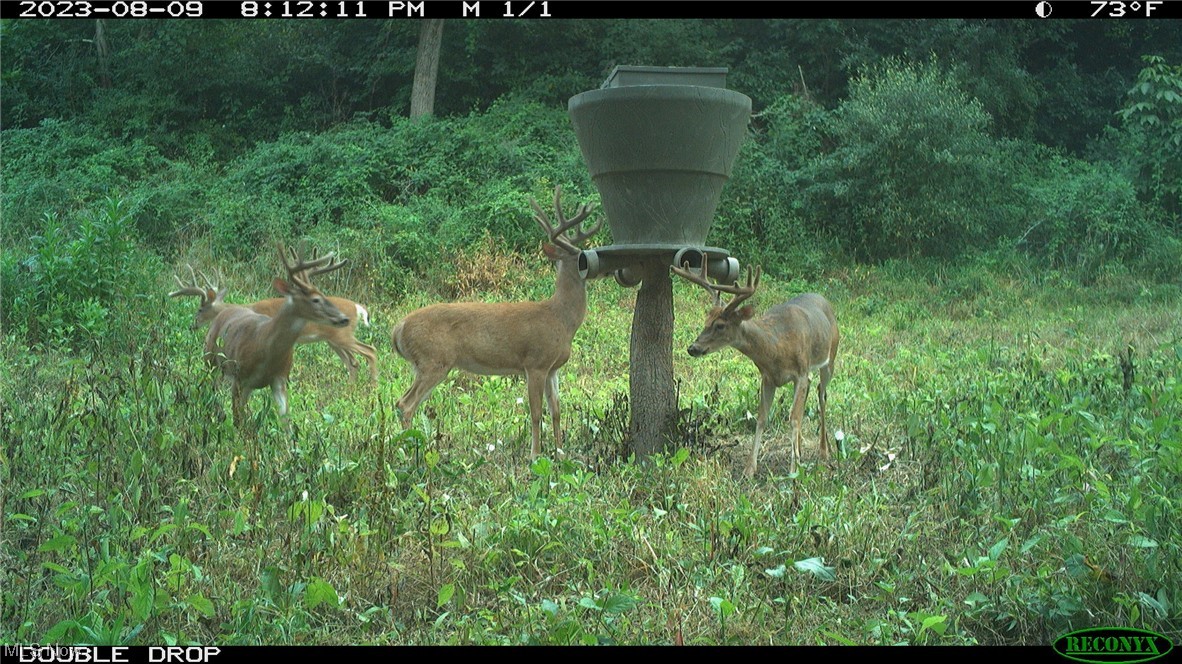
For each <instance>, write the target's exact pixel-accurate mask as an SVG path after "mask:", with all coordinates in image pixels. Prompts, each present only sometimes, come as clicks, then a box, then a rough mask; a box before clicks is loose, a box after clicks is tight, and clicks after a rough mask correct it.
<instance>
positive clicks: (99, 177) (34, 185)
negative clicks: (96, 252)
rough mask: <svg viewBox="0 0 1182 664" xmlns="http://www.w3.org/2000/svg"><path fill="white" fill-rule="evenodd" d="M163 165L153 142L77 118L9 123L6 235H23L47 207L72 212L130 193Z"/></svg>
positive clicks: (4, 178) (11, 238)
mask: <svg viewBox="0 0 1182 664" xmlns="http://www.w3.org/2000/svg"><path fill="white" fill-rule="evenodd" d="M165 166H166V162H165V161H164V159H162V158H161V156H160V154H159V153H158V152H157V151H156V149H155V148H154V147H153V146H152V145H150V144H148V143H146V142H144V141H142V140H133V141H120V140H115V139H111V138H109V137H106V136H104V135H103V134H102V133H101V132H99V131H96V130H95V129H94V128H92V127H88V126H86V124H85V123H83V122H79V121H61V120H45V121H44V122H42V123H41V124H40V126H37V127H34V128H31V129H6V130H5V131H4V169H3V171H2V176H0V177H2V180H0V183H2V185H3V186H2V191H3V194H2V199H0V200H2V201H3V206H4V222H5V223H4V230H3V233H4V235H3V237H4V241H5V242H6V243H16V242H19V241H23V240H24V239H25V238H27V237H29V236H30V235H32V234H33V233H34V232H35V230H36V227H37V224H38V223H39V222H40V219H41V217H42V216H43V215H44V214H46V213H51V214H55V215H69V214H72V213H74V212H75V211H77V210H79V209H80V208H83V207H88V206H90V205H92V204H94V203H96V202H98V201H101V200H103V199H104V198H106V197H109V196H119V197H121V198H124V199H126V198H127V192H128V191H130V190H134V189H136V188H137V187H139V186H142V183H143V182H144V181H145V180H150V179H151V178H152V177H153V176H154V175H156V174H157V173H158V172H159V171H160V170H161V169H163V168H165Z"/></svg>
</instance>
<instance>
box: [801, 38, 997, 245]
mask: <svg viewBox="0 0 1182 664" xmlns="http://www.w3.org/2000/svg"><path fill="white" fill-rule="evenodd" d="M988 126H989V116H988V115H987V114H986V113H985V112H984V110H983V108H982V107H981V104H980V103H979V102H977V101H976V100H974V99H971V98H970V97H968V96H967V95H966V94H965V93H964V92H962V91H961V90H960V89H959V88H958V87H957V82H956V80H955V79H954V78H953V77H952V76H950V75H949V74H947V73H945V72H943V71H942V70H941V69H940V67H939V66H938V65H937V63H936V62H934V61H931V62H927V63H925V64H905V63H900V62H888V63H886V64H884V65H882V66H880V67H878V68H875V69H873V70H870V71H867V72H866V73H865V74H864V75H863V76H861V77H860V78H858V79H857V80H855V81H854V82H853V83H852V84H851V93H850V98H849V100H848V101H846V102H845V103H844V104H843V105H842V106H841V107H840V108H838V109H837V110H836V111H835V112H834V114H833V116H832V118H831V119H830V121H829V122H828V125H827V126H826V127H825V132H826V134H827V135H828V136H829V137H830V140H832V141H833V142H834V144H835V146H836V147H835V148H834V149H833V150H831V151H829V152H827V153H826V154H824V155H822V156H821V157H819V158H817V159H815V160H813V161H812V162H811V163H809V164H808V165H806V166H805V167H804V168H803V169H802V170H801V171H800V172H799V174H798V175H797V176H796V183H797V186H798V187H800V190H801V198H800V200H799V202H798V205H799V206H800V210H799V213H800V215H801V216H802V217H803V218H805V219H807V220H808V223H809V225H810V226H812V227H813V228H816V229H818V230H819V231H821V232H824V233H826V234H828V235H830V236H832V237H834V238H837V239H839V240H840V241H841V242H842V244H843V245H844V246H845V247H846V248H847V249H848V250H850V251H851V252H852V253H853V254H854V255H855V256H857V257H858V258H861V259H872V260H881V259H884V258H890V257H897V256H921V255H926V256H947V255H953V254H955V253H957V252H959V251H963V250H964V249H966V248H968V247H973V246H981V245H982V244H984V243H985V241H986V240H987V239H988V238H990V237H995V236H996V235H997V234H999V233H1004V232H1005V231H1006V230H1007V229H1004V228H997V226H996V220H995V219H994V218H993V217H992V215H991V214H990V210H991V209H992V208H993V207H994V206H995V205H996V204H997V203H998V202H1000V201H1001V200H1002V197H1003V194H1004V193H1005V191H1006V187H1005V183H1004V180H1001V178H1000V175H1001V173H1000V172H999V169H998V168H997V163H996V161H995V159H994V158H993V157H994V153H995V148H994V144H993V141H992V139H991V138H990V137H989V135H988Z"/></svg>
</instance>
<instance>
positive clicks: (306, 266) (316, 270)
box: [279, 243, 349, 286]
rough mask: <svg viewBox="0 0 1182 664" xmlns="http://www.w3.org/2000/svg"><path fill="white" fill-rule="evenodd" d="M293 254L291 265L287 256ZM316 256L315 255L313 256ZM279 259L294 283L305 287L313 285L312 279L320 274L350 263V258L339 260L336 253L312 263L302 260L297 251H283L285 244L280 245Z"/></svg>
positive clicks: (321, 257) (318, 258)
mask: <svg viewBox="0 0 1182 664" xmlns="http://www.w3.org/2000/svg"><path fill="white" fill-rule="evenodd" d="M288 253H290V254H291V260H292V262H291V263H288V262H287V256H286V254H288ZM313 256H315V254H313ZM279 258H280V260H282V261H283V267H284V269H286V270H287V277H288V279H290V280H291V281H292V283H298V284H300V285H303V286H310V285H311V281H310V280H311V278H312V277H315V276H316V275H318V274H324V273H326V272H332V271H333V270H337V269H340V268H342V267H344V266H345V264H346V263H348V262H349V259H348V258H345V259H342V260H337V258H336V255H335V253H330V254H328V255H326V256H320V257H314V258H313V259H312V260H310V261H303V260H300V255H299V254H297V253H296V250H295V249H291V248H289V249H287V251H286V252H285V251H284V249H283V243H280V244H279Z"/></svg>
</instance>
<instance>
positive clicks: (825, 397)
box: [817, 358, 833, 461]
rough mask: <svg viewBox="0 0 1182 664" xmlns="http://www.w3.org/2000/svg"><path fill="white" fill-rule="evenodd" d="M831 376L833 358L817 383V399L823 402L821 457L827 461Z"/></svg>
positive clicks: (822, 368)
mask: <svg viewBox="0 0 1182 664" xmlns="http://www.w3.org/2000/svg"><path fill="white" fill-rule="evenodd" d="M830 378H833V359H832V358H830V359H829V364H826V365H825V366H824V367H821V382H820V383H818V384H817V401H819V402H820V404H821V405H820V408H821V458H822V459H825V460H826V461H828V460H829V434H828V432H826V431H825V404H826V403H827V402H828V401H829V394H828V392H827V391H826V388H827V387H828V386H829V379H830Z"/></svg>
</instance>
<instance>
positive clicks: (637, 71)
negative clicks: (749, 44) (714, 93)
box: [599, 65, 729, 89]
mask: <svg viewBox="0 0 1182 664" xmlns="http://www.w3.org/2000/svg"><path fill="white" fill-rule="evenodd" d="M727 71H729V69H728V68H727V67H637V66H633V65H616V67H615V68H614V69H612V73H611V74H609V75H608V77H607V80H605V81H604V82H603V85H601V86H599V87H600V89H603V88H621V87H625V86H629V85H696V86H698V87H702V88H723V89H725V88H726V73H727Z"/></svg>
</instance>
